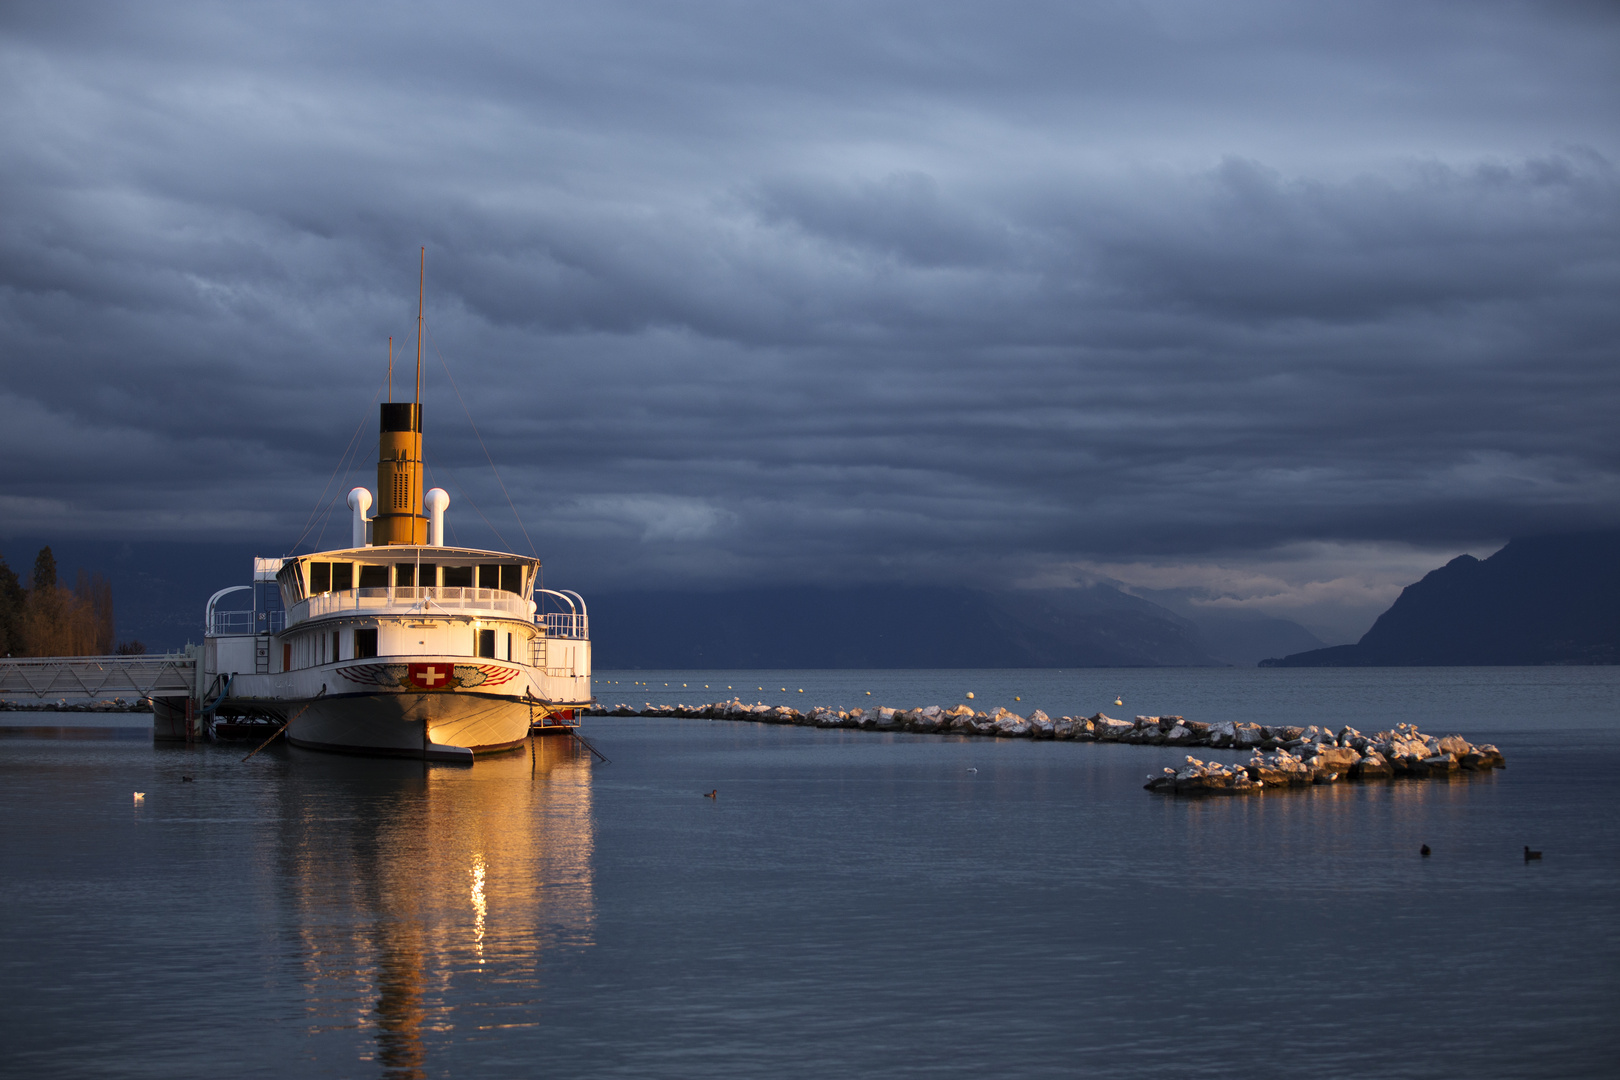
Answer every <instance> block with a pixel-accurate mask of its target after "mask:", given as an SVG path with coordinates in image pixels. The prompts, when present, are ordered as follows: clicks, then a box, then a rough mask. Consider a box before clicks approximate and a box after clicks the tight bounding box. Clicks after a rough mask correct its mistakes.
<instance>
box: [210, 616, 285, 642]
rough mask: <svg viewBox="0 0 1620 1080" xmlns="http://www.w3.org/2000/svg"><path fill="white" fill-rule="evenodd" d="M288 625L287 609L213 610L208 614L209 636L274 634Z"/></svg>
mask: <svg viewBox="0 0 1620 1080" xmlns="http://www.w3.org/2000/svg"><path fill="white" fill-rule="evenodd" d="M286 625H287V613H286V612H285V611H258V612H254V611H213V612H210V613H209V616H208V636H209V637H218V636H219V635H221V634H274V633H277V632H278V631H280V630H282V629H283V628H284V627H285V626H286Z"/></svg>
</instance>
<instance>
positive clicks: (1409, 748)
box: [586, 698, 1507, 795]
mask: <svg viewBox="0 0 1620 1080" xmlns="http://www.w3.org/2000/svg"><path fill="white" fill-rule="evenodd" d="M586 712H587V715H594V716H673V717H686V718H690V719H696V720H742V721H750V722H753V723H760V724H793V725H797V726H800V727H819V728H853V729H858V730H861V731H909V732H914V733H916V734H919V735H939V734H953V735H978V736H985V737H990V738H1006V739H1019V738H1023V739H1060V740H1068V741H1074V742H1111V743H1129V744H1136V745H1145V746H1185V747H1188V748H1193V747H1207V748H1209V749H1214V750H1249V751H1251V755H1252V756H1251V757H1250V759H1249V761H1248V762H1246V763H1232V764H1221V763H1219V762H1213V761H1202V760H1200V759H1198V758H1195V757H1191V756H1189V757H1188V758H1187V760H1186V763H1185V764H1184V765H1183V766H1182V767H1181V768H1179V769H1171V768H1166V769H1165V770H1164V771H1163V773H1162V774H1159V775H1155V776H1151V777H1149V778H1148V783H1147V785H1146V787H1147V789H1148V790H1149V791H1157V792H1163V793H1166V794H1172V795H1214V794H1227V795H1235V794H1252V793H1255V792H1258V791H1262V790H1265V789H1266V788H1281V787H1297V786H1303V785H1306V784H1325V783H1334V782H1336V781H1339V780H1374V779H1386V778H1390V777H1395V776H1408V777H1436V776H1447V775H1450V774H1452V773H1455V772H1459V771H1468V772H1488V771H1489V770H1491V769H1499V768H1503V767H1504V766H1505V765H1506V764H1507V762H1506V761H1505V760H1504V759H1503V757H1502V752H1501V751H1500V750H1498V749H1497V748H1496V747H1495V746H1492V745H1491V744H1489V743H1481V744H1479V745H1474V744H1472V743H1470V742H1468V741H1467V740H1466V739H1464V738H1463V737H1462V736H1461V735H1447V736H1445V737H1443V738H1436V737H1435V736H1433V735H1425V734H1423V733H1422V732H1420V731H1419V730H1418V729H1417V728H1416V727H1415V726H1414V725H1412V724H1397V725H1395V727H1393V728H1391V729H1390V730H1388V731H1379V732H1375V733H1373V734H1371V735H1363V734H1362V733H1361V732H1360V731H1357V730H1356V729H1355V728H1352V727H1344V728H1341V729H1339V730H1338V731H1333V730H1331V729H1329V728H1324V727H1321V726H1318V725H1315V724H1312V725H1306V726H1299V727H1295V726H1291V725H1282V726H1277V725H1268V724H1246V723H1241V722H1234V721H1225V722H1222V723H1216V724H1209V723H1203V722H1201V721H1197V720H1188V719H1186V718H1185V717H1181V716H1138V717H1136V718H1135V719H1134V720H1116V719H1114V718H1113V717H1111V716H1105V715H1103V714H1102V713H1096V714H1094V715H1092V716H1060V717H1055V718H1054V717H1051V716H1048V715H1047V714H1046V713H1044V712H1042V711H1041V710H1039V709H1037V710H1035V711H1034V712H1032V713H1030V714H1029V715H1028V716H1020V715H1018V714H1017V713H1014V712H1011V711H1009V710H1007V709H1005V708H998V709H995V710H994V711H992V712H982V711H975V710H974V709H972V708H970V707H969V706H967V705H956V706H952V707H951V708H948V709H947V708H942V707H940V706H938V705H928V706H925V707H923V708H919V709H893V708H888V707H886V706H875V707H872V708H857V709H834V708H829V707H827V706H818V707H816V708H813V709H808V710H799V709H795V708H792V707H790V706H787V705H766V704H763V703H756V704H753V705H749V704H746V703H744V702H743V701H741V700H739V699H735V698H734V699H732V700H731V701H720V702H715V703H713V704H710V705H654V704H652V703H651V702H648V703H647V704H646V705H644V706H642V707H641V708H639V709H638V708H635V707H633V706H631V705H627V704H621V705H616V706H614V707H612V708H605V707H598V708H595V709H589V710H587V711H586Z"/></svg>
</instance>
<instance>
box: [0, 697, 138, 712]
mask: <svg viewBox="0 0 1620 1080" xmlns="http://www.w3.org/2000/svg"><path fill="white" fill-rule="evenodd" d="M151 711H152V703H151V702H150V701H149V700H147V699H146V698H138V699H136V700H134V701H126V700H125V699H124V698H104V699H102V700H100V701H83V700H79V701H69V700H68V699H67V698H58V699H56V700H55V701H0V712H75V713H106V712H120V713H124V712H129V713H132V712H146V713H149V712H151Z"/></svg>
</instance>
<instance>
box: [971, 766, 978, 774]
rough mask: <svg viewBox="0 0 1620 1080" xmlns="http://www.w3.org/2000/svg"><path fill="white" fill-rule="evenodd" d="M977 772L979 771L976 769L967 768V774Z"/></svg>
mask: <svg viewBox="0 0 1620 1080" xmlns="http://www.w3.org/2000/svg"><path fill="white" fill-rule="evenodd" d="M978 771H979V770H978V769H975V768H973V767H972V766H971V765H970V766H968V772H975V773H976V772H978Z"/></svg>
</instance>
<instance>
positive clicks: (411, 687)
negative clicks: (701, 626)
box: [154, 296, 592, 762]
mask: <svg viewBox="0 0 1620 1080" xmlns="http://www.w3.org/2000/svg"><path fill="white" fill-rule="evenodd" d="M417 318H418V329H417V334H418V342H417V377H416V400H415V401H411V402H394V401H389V402H385V403H384V404H383V405H382V408H381V414H380V418H379V419H380V423H379V439H378V460H377V499H376V506H377V512H376V514H375V515H370V514H368V511H369V510H370V509H371V507H372V495H371V492H369V491H367V490H366V489H365V488H361V487H357V488H355V489H354V490H352V491H350V492H349V498H348V504H349V507H350V509H351V510H352V511H353V533H352V538H351V543H350V545H349V546H348V547H345V548H339V549H335V550H330V551H320V552H315V553H312V554H307V555H298V556H293V557H287V558H269V559H255V560H254V584H253V585H251V586H245V585H244V586H234V587H232V588H228V589H222V590H220V592H218V593H216V594H215V595H214V597H213V598H212V599H211V600H210V601H209V602H208V611H207V629H206V635H205V637H204V642H203V655H202V657H201V661H202V662H201V665H200V667H201V671H200V673H199V675H200V677H199V680H198V684H199V686H200V687H205V688H206V692H205V693H204V694H203V695H202V704H201V707H202V708H203V710H204V711H206V712H209V713H212V714H214V715H219V716H226V715H230V716H239V717H257V718H261V719H264V720H269V721H272V722H280V723H281V724H282V725H284V726H285V733H286V736H287V739H288V741H289V742H291V743H293V744H294V745H297V746H303V747H309V748H313V749H318V750H337V751H347V752H351V753H368V754H387V755H398V756H407V757H421V758H428V759H438V760H451V761H465V762H470V761H472V759H473V755H474V754H477V753H482V752H485V751H496V750H503V749H509V748H511V747H515V746H518V745H521V744H522V743H523V741H524V740H525V739H526V738H527V737H528V735H529V733H530V731H531V728H532V729H533V730H535V731H540V732H544V731H546V730H552V729H555V730H567V729H569V728H570V727H571V726H572V725H573V723H574V720H573V717H574V716H575V715H577V710H579V709H582V708H583V707H585V706H586V705H588V704H590V703H591V700H592V699H591V642H590V624H589V614H588V612H587V610H586V607H585V601H584V599H583V598H582V597H581V596H580V595H579V594H578V593H575V592H571V591H567V590H554V589H544V588H540V587H539V583H540V560H539V559H537V558H527V557H524V556H520V555H515V554H512V553H510V552H502V551H489V550H483V549H478V548H465V547H453V546H446V545H445V543H444V512H445V510H446V509H447V508H448V507H449V504H450V497H449V495H448V494H447V493H446V492H445V491H444V490H443V489H441V488H433V489H432V490H430V491H427V492H425V493H424V492H423V490H422V474H423V467H422V404H421V386H422V379H421V340H420V338H421V298H420V296H419V298H418V315H417ZM390 397H392V393H390ZM241 589H252V591H253V593H254V607H253V610H252V611H251V612H226V611H216V610H215V609H216V605H217V604H218V602H219V600H220V599H221V598H222V597H223V596H225V595H226V594H227V593H231V592H235V591H237V590H241ZM548 600H549V602H550V603H549V606H551V607H554V608H557V609H558V610H555V611H550V612H542V611H541V610H540V605H541V603H544V602H547V601H548ZM165 704H168V703H166V702H164V701H163V699H155V700H154V709H157V708H159V707H161V706H163V705H165Z"/></svg>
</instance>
